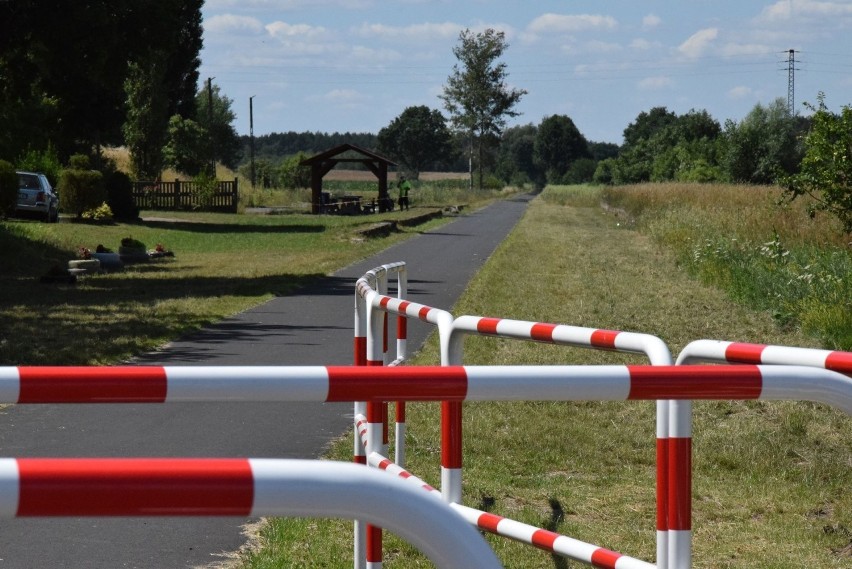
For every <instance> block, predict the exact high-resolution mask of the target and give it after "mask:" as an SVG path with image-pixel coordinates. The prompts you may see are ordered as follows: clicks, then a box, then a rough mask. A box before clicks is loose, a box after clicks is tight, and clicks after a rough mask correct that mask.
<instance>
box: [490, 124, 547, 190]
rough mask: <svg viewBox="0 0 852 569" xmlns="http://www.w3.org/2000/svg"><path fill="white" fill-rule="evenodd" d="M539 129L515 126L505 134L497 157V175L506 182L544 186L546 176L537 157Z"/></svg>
mask: <svg viewBox="0 0 852 569" xmlns="http://www.w3.org/2000/svg"><path fill="white" fill-rule="evenodd" d="M537 133H538V127H537V126H535V125H533V124H527V125H521V126H513V127H510V128H507V129H506V130H505V131H504V132H503V138H502V140H501V141H500V152H499V154H498V157H497V172H496V173H497V175H498V176H500V178H502V179H503V180H504V181H506V182H508V183H510V184H514V185H518V186H520V185H523V184H526V183H529V182H532V183H533V184H535V185H536V186H537V187H542V186H544V176H543V174H542V173H541V168H539V164H538V161H537V160H536V156H535V137H536V134H537Z"/></svg>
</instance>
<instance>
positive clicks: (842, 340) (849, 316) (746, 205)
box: [602, 184, 852, 350]
mask: <svg viewBox="0 0 852 569" xmlns="http://www.w3.org/2000/svg"><path fill="white" fill-rule="evenodd" d="M602 199H603V200H604V201H605V202H606V204H607V205H608V206H609V207H610V208H613V209H612V211H615V212H616V215H620V216H621V217H622V218H623V220H624V222H625V223H627V224H631V225H635V226H636V227H638V228H639V229H640V230H641V231H644V232H647V233H648V234H649V235H652V236H653V237H654V238H655V239H656V240H657V241H658V242H660V243H662V244H663V245H665V246H666V247H669V248H671V249H672V250H673V251H675V253H676V255H677V258H678V260H679V262H680V263H681V265H682V266H684V267H685V268H686V269H687V270H688V271H689V272H690V273H692V274H693V275H695V276H697V277H699V278H700V279H701V280H702V281H703V282H706V283H709V284H713V285H715V286H719V287H721V288H723V289H725V290H727V291H728V292H729V293H730V294H731V296H732V297H733V298H735V299H737V300H738V301H741V302H743V303H745V304H747V305H749V306H753V307H755V308H757V309H760V310H766V311H769V312H770V313H772V314H773V316H774V317H775V318H776V319H777V321H778V322H779V323H780V324H781V325H783V326H792V327H801V328H802V329H803V330H804V331H805V332H807V333H808V334H812V335H814V336H816V337H817V338H819V339H820V340H821V341H822V343H823V344H824V345H825V346H826V347H827V348H831V349H840V350H850V349H852V282H850V275H852V236H850V235H845V234H844V233H843V231H842V230H841V227H840V224H839V223H838V222H837V221H836V220H835V219H834V218H831V217H828V216H825V215H819V216H817V217H816V218H813V219H812V218H810V216H809V215H808V213H807V204H806V203H805V201H804V200H802V201H799V202H794V203H793V204H790V205H780V201H781V192H780V190H779V189H778V188H774V187H751V186H729V185H690V184H646V185H639V186H628V187H616V188H607V189H605V190H603V192H602Z"/></svg>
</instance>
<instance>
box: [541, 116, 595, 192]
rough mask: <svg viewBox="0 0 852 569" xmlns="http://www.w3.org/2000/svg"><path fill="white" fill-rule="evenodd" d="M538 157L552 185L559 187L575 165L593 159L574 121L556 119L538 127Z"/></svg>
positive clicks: (562, 117) (558, 117)
mask: <svg viewBox="0 0 852 569" xmlns="http://www.w3.org/2000/svg"><path fill="white" fill-rule="evenodd" d="M535 154H536V158H537V159H538V161H539V164H540V165H541V167H542V168H543V169H544V170H545V172H547V179H548V181H549V182H552V183H557V184H558V183H560V182H561V181H562V178H563V176H565V174H566V173H567V172H568V170H569V169H570V167H571V164H572V163H573V162H574V161H576V160H578V159H580V158H589V157H590V154H589V143H588V141H587V140H586V138H585V137H584V136H583V135H582V134H580V130H579V129H578V128H577V126H576V125H575V124H574V121H572V120H571V118H570V117H567V116H565V115H553V116H549V117H545V118H544V119H543V120H542V121H541V124H540V125H538V134H537V136H536V138H535Z"/></svg>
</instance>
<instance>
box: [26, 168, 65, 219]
mask: <svg viewBox="0 0 852 569" xmlns="http://www.w3.org/2000/svg"><path fill="white" fill-rule="evenodd" d="M17 174H18V205H16V206H15V211H16V212H18V213H32V214H35V215H37V216H39V217H40V218H43V219H44V220H45V221H47V222H48V223H52V222H54V221H58V220H59V196H58V195H57V193H56V191H55V190H54V189H53V187H51V185H50V182H49V181H48V180H47V176H45V175H44V174H40V173H38V172H17Z"/></svg>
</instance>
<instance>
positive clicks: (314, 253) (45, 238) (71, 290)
mask: <svg viewBox="0 0 852 569" xmlns="http://www.w3.org/2000/svg"><path fill="white" fill-rule="evenodd" d="M453 197H454V198H456V197H457V198H459V199H460V200H464V201H465V202H466V203H471V204H475V205H481V204H482V203H486V202H487V201H488V200H493V199H499V198H500V193H499V192H487V193H479V194H477V195H476V196H471V195H465V194H458V195H454V196H453ZM450 203H458V202H456V201H450V202H447V204H450ZM424 211H429V210H428V209H427V208H425V206H422V207H420V206H419V205H418V204H417V203H416V202H415V207H414V208H413V209H412V210H411V211H408V212H405V213H404V214H403V213H402V212H390V213H385V214H376V215H364V216H312V215H306V214H297V213H296V214H285V215H230V214H212V213H197V212H160V211H157V212H143V213H142V216H143V219H145V221H142V222H138V223H115V224H108V225H95V224H87V223H75V222H72V221H71V220H68V219H63V220H62V221H61V222H60V223H56V224H46V223H41V222H38V221H34V220H25V219H10V220H5V221H0V251H2V254H0V266H2V269H0V362H3V363H4V365H12V364H26V365H80V364H108V363H114V362H116V361H120V360H125V359H127V358H129V357H131V356H133V355H136V354H139V353H142V352H145V351H147V350H151V349H153V348H156V347H158V346H160V345H162V344H164V343H165V342H168V341H169V340H171V339H174V338H175V337H178V336H181V335H183V334H186V333H189V332H191V331H193V330H197V329H198V328H200V327H202V326H204V325H206V324H210V323H212V322H215V321H217V320H220V319H222V318H224V317H226V316H229V315H231V314H235V313H237V312H239V311H242V310H245V309H247V308H249V307H251V306H255V305H257V304H259V303H261V302H263V301H265V300H267V299H269V298H272V297H273V296H276V295H285V294H288V293H289V292H291V291H293V290H295V289H296V288H299V287H303V286H307V285H309V284H310V283H311V282H312V281H313V280H315V279H317V278H320V277H323V276H325V275H327V274H330V273H331V272H333V271H335V270H337V269H339V268H341V267H344V266H346V265H348V264H350V263H352V262H354V261H357V260H359V259H362V258H364V257H366V256H369V255H371V254H374V253H376V252H378V251H380V250H382V249H384V248H385V247H388V246H389V245H391V244H392V243H395V242H397V241H399V240H401V239H406V238H408V237H410V236H411V235H413V234H416V233H417V232H419V231H423V230H425V229H428V228H430V227H433V226H434V225H435V224H440V223H443V222H444V221H442V220H435V221H431V222H428V223H427V224H423V225H419V226H416V227H412V228H407V229H403V230H402V231H400V232H399V233H393V234H391V235H390V236H389V237H385V238H382V239H366V238H363V237H362V236H361V235H360V233H359V232H360V230H362V229H364V228H366V227H368V226H370V225H373V224H375V223H377V222H380V221H386V220H395V219H401V218H402V217H413V216H416V215H418V214H420V213H423V212H424ZM124 237H132V238H134V239H137V240H139V241H142V242H143V243H144V244H145V245H146V246H147V248H148V249H149V250H150V249H154V247H155V246H156V245H157V244H162V245H163V246H164V247H165V248H166V249H168V250H170V251H172V252H173V253H174V258H165V259H160V260H158V261H156V262H152V263H144V264H135V265H128V266H127V268H126V270H125V271H123V272H116V273H109V274H102V275H98V276H92V277H86V278H82V279H80V280H79V281H78V283H77V284H76V285H60V284H45V283H41V282H39V279H40V277H41V276H42V275H45V274H46V273H47V272H48V271H49V270H50V269H51V268H54V267H55V268H58V269H64V268H65V267H67V263H68V261H69V260H71V259H75V258H77V250H78V249H79V248H80V247H86V248H88V249H90V250H91V251H94V250H95V249H96V247H97V246H98V245H104V246H105V247H107V248H109V249H112V250H113V251H117V250H118V247H119V245H120V243H121V239H122V238H124Z"/></svg>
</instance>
